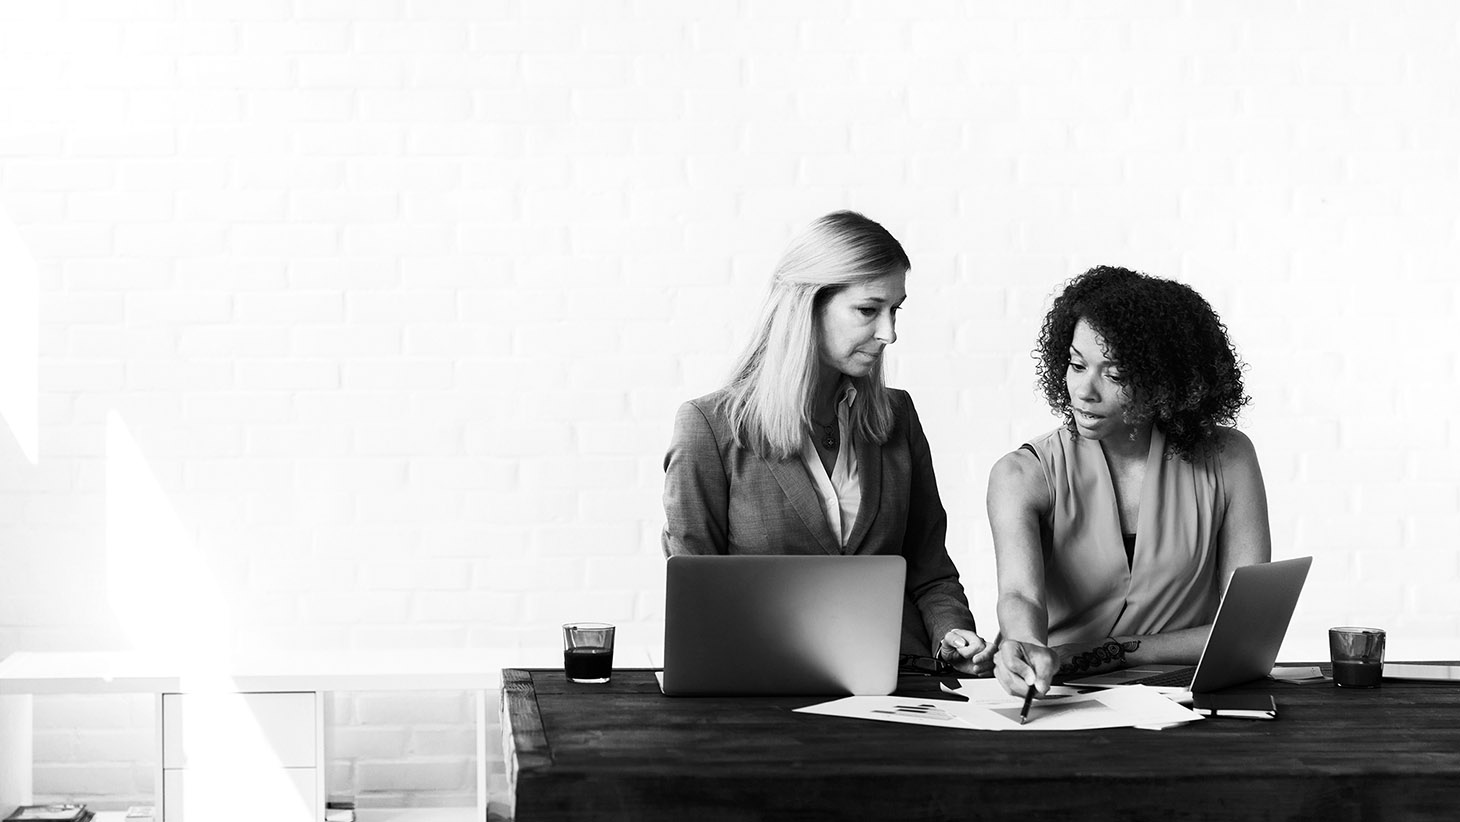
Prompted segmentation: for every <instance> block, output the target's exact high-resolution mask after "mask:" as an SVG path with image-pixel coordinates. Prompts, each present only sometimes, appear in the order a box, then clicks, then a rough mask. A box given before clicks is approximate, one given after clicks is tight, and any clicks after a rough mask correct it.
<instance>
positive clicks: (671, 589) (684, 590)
mask: <svg viewBox="0 0 1460 822" xmlns="http://www.w3.org/2000/svg"><path fill="white" fill-rule="evenodd" d="M906 575H907V564H906V562H905V561H904V560H903V558H902V557H897V556H673V557H670V558H669V564H668V568H667V576H666V579H665V599H664V678H663V687H664V693H666V694H669V695H671V696H687V695H695V694H780V695H799V694H808V695H810V694H815V695H822V694H836V695H847V694H852V695H857V696H865V695H878V696H882V695H886V694H890V693H892V691H893V690H894V689H895V688H896V687H897V654H898V644H899V641H900V639H901V635H902V599H903V585H904V580H905V578H906Z"/></svg>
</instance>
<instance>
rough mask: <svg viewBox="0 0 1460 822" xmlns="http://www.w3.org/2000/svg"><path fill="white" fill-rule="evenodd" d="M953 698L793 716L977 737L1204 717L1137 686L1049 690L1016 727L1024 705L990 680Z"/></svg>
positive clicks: (814, 708)
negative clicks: (874, 722) (841, 718)
mask: <svg viewBox="0 0 1460 822" xmlns="http://www.w3.org/2000/svg"><path fill="white" fill-rule="evenodd" d="M959 686H960V687H959V688H958V689H957V690H956V691H953V693H956V694H957V695H959V696H962V697H965V698H966V700H967V701H961V700H960V701H953V700H944V699H918V698H916V697H902V696H849V697H846V698H843V699H837V700H834V701H831V702H823V703H821V704H819V705H810V706H808V707H805V708H797V709H796V710H798V711H800V712H802V713H808V714H822V715H824V716H844V717H850V718H854V719H875V720H878V721H881V722H906V723H910V724H914V725H934V726H937V727H943V728H961V729H966V730H978V731H1081V730H1089V729H1092V728H1125V727H1135V728H1160V727H1165V726H1167V725H1173V724H1178V723H1183V722H1193V721H1196V720H1199V719H1201V718H1202V715H1201V714H1199V713H1197V712H1195V711H1193V710H1191V709H1190V708H1186V707H1183V706H1182V705H1179V704H1177V703H1175V702H1172V701H1171V700H1170V699H1167V698H1166V697H1165V696H1163V695H1162V694H1160V693H1158V692H1157V691H1154V690H1151V689H1149V688H1143V687H1140V686H1132V687H1124V688H1109V689H1106V690H1103V691H1094V692H1091V693H1084V694H1082V693H1077V692H1075V691H1074V690H1073V689H1069V688H1052V689H1050V696H1048V697H1046V698H1044V699H1037V700H1035V701H1034V704H1033V705H1032V706H1031V707H1030V709H1029V719H1028V721H1027V722H1025V723H1024V724H1022V725H1021V724H1020V723H1019V712H1020V710H1021V709H1022V708H1023V706H1024V700H1023V699H1020V698H1019V697H1014V696H1010V695H1009V694H1007V693H1005V692H1004V689H1003V688H1002V687H1000V686H999V684H998V683H997V682H995V681H994V680H992V679H975V680H968V679H965V680H960V681H959Z"/></svg>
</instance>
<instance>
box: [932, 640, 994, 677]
mask: <svg viewBox="0 0 1460 822" xmlns="http://www.w3.org/2000/svg"><path fill="white" fill-rule="evenodd" d="M937 657H938V658H939V659H941V660H943V661H944V662H946V663H948V664H949V665H951V666H952V667H953V669H954V670H956V671H959V672H960V673H965V674H972V675H974V676H988V675H990V674H992V673H993V672H994V646H993V645H991V644H989V643H987V642H984V640H983V637H981V636H979V635H978V634H976V633H974V632H973V631H967V630H964V629H962V628H954V629H953V630H951V631H949V632H948V633H947V634H944V636H943V639H942V640H941V641H940V642H939V643H938V649H937Z"/></svg>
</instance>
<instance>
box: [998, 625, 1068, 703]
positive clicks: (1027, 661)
mask: <svg viewBox="0 0 1460 822" xmlns="http://www.w3.org/2000/svg"><path fill="white" fill-rule="evenodd" d="M1059 667H1060V665H1059V655H1058V654H1057V653H1055V651H1054V649H1053V648H1050V647H1049V646H1047V645H1040V644H1039V643H1037V642H1020V641H1019V640H1015V639H1006V640H1004V641H1003V642H1000V643H999V650H998V653H996V654H994V677H995V678H996V679H998V680H999V684H1000V685H1002V686H1004V690H1005V691H1008V692H1009V693H1010V694H1012V695H1013V696H1017V697H1021V698H1022V697H1023V696H1024V695H1025V694H1026V693H1028V692H1029V686H1030V685H1033V686H1034V692H1035V694H1036V695H1038V696H1044V695H1045V694H1046V693H1048V692H1049V683H1050V680H1052V679H1054V675H1055V672H1056V671H1058V670H1059Z"/></svg>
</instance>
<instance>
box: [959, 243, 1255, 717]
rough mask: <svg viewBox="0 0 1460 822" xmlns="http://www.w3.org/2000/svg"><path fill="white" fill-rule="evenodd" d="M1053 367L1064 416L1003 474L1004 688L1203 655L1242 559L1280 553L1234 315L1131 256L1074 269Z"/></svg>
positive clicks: (997, 520) (999, 494)
mask: <svg viewBox="0 0 1460 822" xmlns="http://www.w3.org/2000/svg"><path fill="white" fill-rule="evenodd" d="M1036 356H1037V357H1038V360H1039V364H1038V366H1037V371H1038V374H1039V383H1040V386H1041V387H1042V388H1043V390H1044V395H1045V398H1046V399H1047V400H1048V401H1049V404H1050V407H1051V409H1053V410H1054V412H1055V413H1056V414H1059V415H1062V416H1063V417H1064V425H1063V426H1061V427H1060V428H1057V429H1055V430H1054V431H1051V432H1049V433H1048V434H1045V435H1044V436H1041V437H1038V438H1036V439H1033V440H1030V441H1029V442H1028V443H1026V444H1025V445H1023V446H1022V447H1020V448H1019V449H1018V450H1016V451H1014V452H1012V453H1010V454H1007V455H1005V456H1004V457H1002V458H1001V459H1000V460H999V461H998V463H997V464H995V465H994V468H993V472H992V474H991V476H990V478H989V491H988V511H989V524H990V526H991V528H992V529H993V537H994V552H995V557H996V559H997V563H998V576H999V604H998V614H999V626H1000V629H1001V635H1002V642H1001V644H1000V645H999V649H998V653H997V654H996V656H995V675H996V676H997V677H998V679H999V682H1000V683H1001V684H1002V685H1003V686H1004V688H1005V690H1007V691H1009V692H1010V693H1013V694H1017V695H1021V696H1022V695H1024V693H1025V691H1026V690H1027V689H1028V688H1029V687H1031V686H1032V687H1033V688H1034V689H1035V691H1036V693H1037V694H1040V695H1043V694H1044V693H1045V692H1047V690H1048V689H1049V684H1050V680H1051V678H1052V677H1054V676H1056V675H1057V674H1058V675H1066V674H1083V673H1094V672H1099V671H1102V670H1110V669H1115V668H1121V667H1127V666H1131V665H1145V664H1151V663H1195V662H1196V661H1197V659H1198V657H1200V655H1201V650H1202V646H1203V644H1204V643H1205V641H1206V636H1207V633H1208V632H1209V631H1210V628H1211V622H1212V619H1213V618H1214V616H1215V615H1216V610H1217V603H1218V602H1219V600H1220V598H1221V591H1222V589H1223V588H1224V587H1225V585H1226V582H1227V580H1228V579H1229V578H1230V577H1231V575H1232V571H1233V570H1235V569H1236V568H1238V567H1241V566H1243V565H1251V564H1255V563H1260V562H1267V561H1268V560H1269V559H1270V558H1271V555H1272V537H1271V534H1270V533H1269V530H1268V519H1267V493H1266V491H1265V490H1264V488H1263V484H1262V472H1261V469H1260V468H1259V467H1258V464H1257V454H1256V452H1255V451H1254V450H1253V447H1252V442H1251V440H1249V439H1248V438H1247V436H1246V435H1244V434H1243V433H1241V432H1240V431H1238V430H1236V429H1235V428H1232V427H1231V426H1232V424H1233V423H1234V422H1235V420H1236V417H1237V413H1238V411H1239V410H1241V408H1242V406H1243V405H1245V404H1246V403H1247V402H1248V399H1249V398H1248V397H1247V396H1246V395H1244V394H1243V392H1242V365H1241V363H1240V361H1239V360H1238V358H1237V355H1236V353H1235V352H1234V351H1233V349H1232V344H1231V342H1230V341H1229V340H1228V339H1227V329H1226V326H1224V325H1223V324H1222V321H1221V319H1220V318H1219V317H1218V316H1217V314H1216V312H1215V311H1213V310H1212V307H1211V306H1210V305H1208V304H1207V302H1206V300H1204V299H1202V297H1201V295H1199V294H1197V293H1196V292H1195V291H1194V290H1192V289H1191V288H1190V287H1188V286H1186V285H1183V284H1181V283H1177V282H1172V281H1171V280H1163V279H1160V278H1157V277H1150V276H1147V275H1144V274H1138V273H1136V272H1133V271H1128V270H1126V269H1123V268H1110V267H1103V266H1102V267H1099V268H1093V269H1091V270H1089V271H1087V272H1085V273H1084V274H1082V275H1080V276H1079V277H1076V278H1075V279H1073V280H1071V281H1070V282H1069V283H1068V284H1067V285H1066V287H1065V289H1064V291H1063V292H1061V293H1060V295H1059V296H1058V297H1057V298H1056V299H1055V300H1054V304H1053V305H1052V306H1051V308H1050V310H1049V313H1048V314H1047V315H1046V316H1045V318H1044V327H1043V328H1042V329H1041V331H1040V335H1039V347H1038V350H1037V351H1036Z"/></svg>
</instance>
